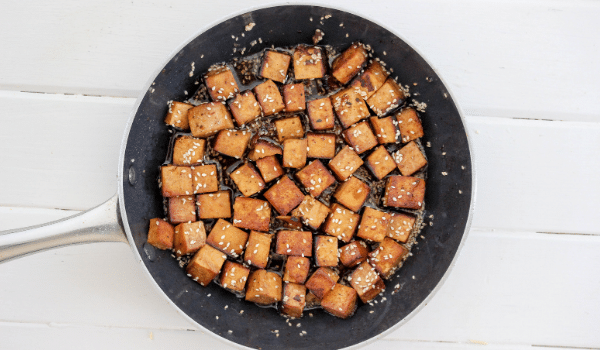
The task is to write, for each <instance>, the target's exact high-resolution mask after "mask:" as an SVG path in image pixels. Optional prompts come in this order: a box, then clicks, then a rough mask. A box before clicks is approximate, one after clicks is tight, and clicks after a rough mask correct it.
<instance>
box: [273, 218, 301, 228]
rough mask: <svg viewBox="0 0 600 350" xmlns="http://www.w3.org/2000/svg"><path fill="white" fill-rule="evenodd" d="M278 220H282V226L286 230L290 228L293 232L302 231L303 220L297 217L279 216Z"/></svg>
mask: <svg viewBox="0 0 600 350" xmlns="http://www.w3.org/2000/svg"><path fill="white" fill-rule="evenodd" d="M276 219H277V220H280V221H281V223H282V226H283V227H285V228H289V229H291V230H302V222H301V220H300V219H301V218H299V217H297V216H289V215H287V216H278V217H277V218H276Z"/></svg>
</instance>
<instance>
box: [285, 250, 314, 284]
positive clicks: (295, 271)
mask: <svg viewBox="0 0 600 350" xmlns="http://www.w3.org/2000/svg"><path fill="white" fill-rule="evenodd" d="M309 270H310V260H309V259H308V258H305V257H303V256H288V258H287V261H286V262H285V270H284V273H283V280H284V281H285V282H291V283H298V284H304V282H305V281H306V278H307V277H308V271H309Z"/></svg>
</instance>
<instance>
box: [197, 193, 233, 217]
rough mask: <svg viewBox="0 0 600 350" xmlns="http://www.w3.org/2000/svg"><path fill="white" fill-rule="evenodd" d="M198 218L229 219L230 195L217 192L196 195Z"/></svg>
mask: <svg viewBox="0 0 600 350" xmlns="http://www.w3.org/2000/svg"><path fill="white" fill-rule="evenodd" d="M196 205H198V217H199V218H200V219H224V218H230V217H231V194H230V193H229V191H218V192H215V193H205V194H198V195H196Z"/></svg>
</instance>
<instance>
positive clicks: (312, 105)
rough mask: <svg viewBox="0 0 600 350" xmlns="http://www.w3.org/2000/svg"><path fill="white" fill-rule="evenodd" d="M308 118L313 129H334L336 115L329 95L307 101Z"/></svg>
mask: <svg viewBox="0 0 600 350" xmlns="http://www.w3.org/2000/svg"><path fill="white" fill-rule="evenodd" d="M307 108H308V120H309V121H310V127H311V128H312V129H313V130H328V129H333V127H334V125H335V124H334V123H335V116H334V115H333V106H332V105H331V100H330V99H329V97H323V98H319V99H316V100H312V101H309V102H308V103H307Z"/></svg>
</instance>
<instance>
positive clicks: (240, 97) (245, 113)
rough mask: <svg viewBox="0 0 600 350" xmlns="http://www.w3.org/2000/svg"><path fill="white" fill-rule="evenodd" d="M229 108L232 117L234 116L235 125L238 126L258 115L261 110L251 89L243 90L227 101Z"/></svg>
mask: <svg viewBox="0 0 600 350" xmlns="http://www.w3.org/2000/svg"><path fill="white" fill-rule="evenodd" d="M229 110H230V111H231V114H232V115H233V118H235V122H236V123H237V125H240V126H242V125H244V124H246V123H248V122H251V121H253V120H254V119H256V118H258V117H260V114H261V112H262V111H261V109H260V106H259V104H258V101H256V97H254V94H253V93H252V91H244V92H243V93H241V94H237V95H236V96H235V98H234V99H233V100H231V101H230V102H229Z"/></svg>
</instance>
